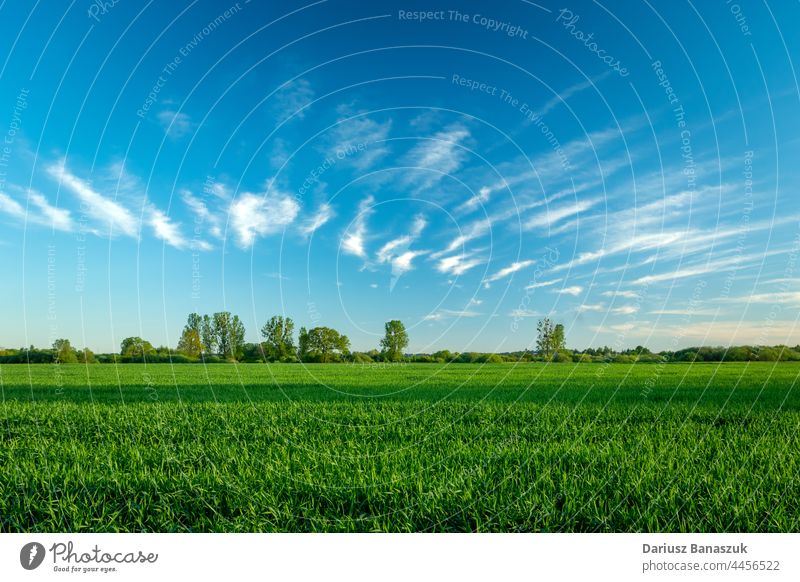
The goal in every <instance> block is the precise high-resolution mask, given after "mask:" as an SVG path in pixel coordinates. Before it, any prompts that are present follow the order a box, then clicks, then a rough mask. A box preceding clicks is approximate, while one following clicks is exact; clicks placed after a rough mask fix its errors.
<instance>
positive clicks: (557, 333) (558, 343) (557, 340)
mask: <svg viewBox="0 0 800 582" xmlns="http://www.w3.org/2000/svg"><path fill="white" fill-rule="evenodd" d="M566 344H567V338H566V335H565V333H564V324H562V323H557V324H556V326H555V327H554V328H553V337H552V345H551V348H552V350H553V351H554V352H557V351H559V350H563V349H564V348H565V347H566Z"/></svg>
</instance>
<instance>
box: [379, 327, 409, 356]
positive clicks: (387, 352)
mask: <svg viewBox="0 0 800 582" xmlns="http://www.w3.org/2000/svg"><path fill="white" fill-rule="evenodd" d="M384 329H385V332H386V333H385V335H384V336H383V339H382V340H381V353H382V354H383V358H384V360H386V361H388V362H396V361H398V360H401V359H402V358H403V350H404V349H405V348H407V347H408V332H406V326H404V325H403V322H402V321H399V320H397V319H393V320H392V321H387V322H386V325H385V327H384Z"/></svg>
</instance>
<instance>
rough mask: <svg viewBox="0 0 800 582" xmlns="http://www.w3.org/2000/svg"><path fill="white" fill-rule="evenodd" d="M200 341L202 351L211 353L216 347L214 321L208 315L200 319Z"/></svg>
mask: <svg viewBox="0 0 800 582" xmlns="http://www.w3.org/2000/svg"><path fill="white" fill-rule="evenodd" d="M190 317H191V316H190ZM200 343H202V344H203V352H204V353H213V352H214V350H215V349H216V348H217V337H216V334H215V333H214V322H213V321H212V320H211V318H210V317H209V316H208V315H204V316H203V318H202V319H201V320H200Z"/></svg>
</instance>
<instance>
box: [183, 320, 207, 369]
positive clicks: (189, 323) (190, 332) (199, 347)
mask: <svg viewBox="0 0 800 582" xmlns="http://www.w3.org/2000/svg"><path fill="white" fill-rule="evenodd" d="M202 332H203V318H202V317H200V315H198V314H197V313H190V314H189V317H188V318H187V320H186V325H185V326H183V333H181V339H180V340H178V351H179V352H181V353H183V354H186V355H187V356H189V357H192V358H197V357H200V355H201V354H202V353H203V352H205V351H206V348H205V346H204V345H203V340H202Z"/></svg>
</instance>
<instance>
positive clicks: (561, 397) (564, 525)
mask: <svg viewBox="0 0 800 582" xmlns="http://www.w3.org/2000/svg"><path fill="white" fill-rule="evenodd" d="M799 375H800V365H795V364H790V363H782V364H777V365H776V364H771V363H770V364H766V363H758V364H753V363H751V364H733V363H729V364H721V365H720V364H693V365H690V364H686V365H683V364H669V365H660V366H659V365H641V364H637V365H631V366H628V365H610V366H603V365H601V364H596V365H587V364H580V365H568V364H555V365H552V364H551V365H545V364H524V365H511V364H503V365H486V366H480V365H467V364H460V365H450V366H444V365H443V366H437V365H432V364H428V365H396V366H363V367H362V366H360V365H347V364H342V365H333V364H330V365H320V366H313V365H309V366H301V365H260V364H252V365H250V364H247V365H227V364H220V365H211V366H202V365H181V366H174V367H172V366H170V365H167V364H159V365H146V366H145V365H137V364H128V365H119V366H114V365H107V366H100V365H95V366H88V367H87V366H82V365H58V366H57V365H34V366H24V365H6V366H2V367H0V388H1V389H2V403H0V405H1V406H2V412H0V422H2V424H1V425H0V520H2V521H0V531H4V532H20V531H134V532H136V531H160V532H172V531H229V532H230V531H399V532H406V531H409V532H410V531H570V532H572V531H604V532H605V531H609V532H620V531H625V532H628V531H759V532H760V531H780V532H788V531H797V530H798V523H800V517H799V516H800V507H798V500H799V499H800V452H799V451H800V436H799V433H798V429H800V387H798V385H797V380H798V376H799Z"/></svg>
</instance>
